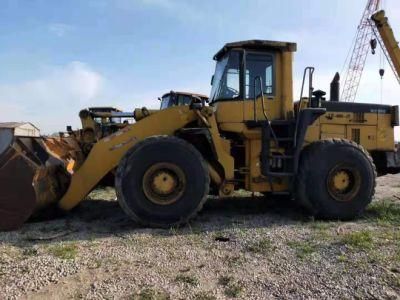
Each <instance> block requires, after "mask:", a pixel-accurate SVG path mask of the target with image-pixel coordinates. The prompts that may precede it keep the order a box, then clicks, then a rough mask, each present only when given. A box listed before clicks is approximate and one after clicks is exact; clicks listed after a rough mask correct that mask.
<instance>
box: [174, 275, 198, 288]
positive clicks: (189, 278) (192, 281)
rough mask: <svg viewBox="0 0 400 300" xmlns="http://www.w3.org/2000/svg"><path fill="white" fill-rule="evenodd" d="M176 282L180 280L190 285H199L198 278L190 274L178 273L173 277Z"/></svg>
mask: <svg viewBox="0 0 400 300" xmlns="http://www.w3.org/2000/svg"><path fill="white" fill-rule="evenodd" d="M175 281H176V282H182V283H185V284H188V285H191V286H196V285H199V280H198V279H197V278H196V277H194V276H192V275H183V274H179V275H177V276H176V277H175Z"/></svg>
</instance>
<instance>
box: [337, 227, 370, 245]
mask: <svg viewBox="0 0 400 300" xmlns="http://www.w3.org/2000/svg"><path fill="white" fill-rule="evenodd" d="M340 242H341V244H343V245H345V246H347V247H349V248H352V249H357V250H370V249H371V248H372V247H373V245H374V241H373V239H372V234H371V232H370V231H367V230H364V231H358V232H351V233H347V234H344V235H343V236H342V237H341V240H340Z"/></svg>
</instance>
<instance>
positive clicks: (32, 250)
mask: <svg viewBox="0 0 400 300" xmlns="http://www.w3.org/2000/svg"><path fill="white" fill-rule="evenodd" d="M22 254H23V255H25V256H36V255H37V254H38V251H37V249H36V248H33V247H26V248H24V249H23V250H22Z"/></svg>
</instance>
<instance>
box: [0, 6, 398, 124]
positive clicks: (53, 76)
mask: <svg viewBox="0 0 400 300" xmlns="http://www.w3.org/2000/svg"><path fill="white" fill-rule="evenodd" d="M1 2H2V3H1V6H0V45H1V47H0V66H1V68H0V105H1V111H0V120H1V121H8V120H18V121H20V120H26V121H32V122H33V123H35V124H37V125H38V126H39V127H40V128H42V130H43V131H44V132H54V131H57V130H63V129H64V127H65V125H67V124H72V125H73V126H74V127H78V126H79V119H78V112H79V110H80V109H81V108H84V107H87V106H90V105H106V104H111V105H115V106H118V107H120V108H122V109H124V110H133V108H135V107H141V106H144V105H145V106H149V107H157V106H158V105H159V103H158V101H157V100H156V99H157V97H158V96H160V95H161V94H163V93H165V92H167V91H169V90H171V89H175V90H188V91H194V92H201V93H204V94H209V91H210V86H209V82H210V77H211V75H212V73H213V71H214V62H213V61H212V56H213V54H214V53H215V52H216V51H217V50H218V49H219V48H220V47H222V46H223V44H224V43H226V42H230V41H237V40H245V39H253V38H259V39H270V40H285V41H293V42H297V43H298V52H297V53H296V55H295V69H294V76H295V83H296V87H295V95H298V86H299V78H300V77H301V75H302V70H303V68H304V67H306V66H308V65H313V66H315V67H316V72H315V86H316V87H317V88H322V89H325V90H327V89H328V86H329V82H330V80H331V78H332V77H333V75H334V72H335V71H341V70H342V68H343V63H344V60H345V58H346V55H347V52H348V50H349V47H350V45H351V41H352V39H353V37H354V34H355V30H356V26H357V24H358V22H359V19H360V17H361V13H362V10H363V8H364V6H365V4H366V0H352V1H348V0H337V1H333V0H332V1H320V0H303V1H298V0H280V1H267V0H264V1H260V0H252V1H244V0H242V1H239V0H237V1H228V0H221V1H218V0H215V1H206V0H203V1H190V0H187V1H182V0H86V1H84V0H57V1H51V0H47V1H46V0H25V1H23V0H2V1H1ZM384 8H385V9H386V11H387V15H388V16H389V19H390V21H391V24H392V27H393V28H394V31H395V34H396V35H397V37H398V39H400V3H399V1H396V0H386V1H384ZM378 69H379V55H376V56H375V57H372V56H370V57H369V58H368V61H367V65H366V69H365V73H364V77H363V80H362V82H361V87H360V93H359V100H360V101H361V100H362V101H364V102H378V103H380V102H381V92H380V90H381V82H380V79H379V76H378ZM382 85H383V102H384V103H392V104H395V103H398V102H399V101H398V96H399V95H400V87H399V85H398V84H397V83H396V81H395V79H394V76H393V74H392V73H391V70H390V69H389V67H388V66H387V65H386V75H385V78H384V81H383V82H382Z"/></svg>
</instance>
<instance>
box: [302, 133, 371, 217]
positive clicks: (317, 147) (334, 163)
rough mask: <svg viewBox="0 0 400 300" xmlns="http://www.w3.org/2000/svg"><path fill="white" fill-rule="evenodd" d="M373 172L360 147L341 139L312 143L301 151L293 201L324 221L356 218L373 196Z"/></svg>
mask: <svg viewBox="0 0 400 300" xmlns="http://www.w3.org/2000/svg"><path fill="white" fill-rule="evenodd" d="M375 185H376V169H375V165H374V163H373V161H372V158H371V156H370V155H369V154H368V152H367V151H365V150H364V148H363V147H362V146H361V145H358V144H356V143H354V142H352V141H348V140H344V139H329V140H322V141H317V142H314V143H312V144H310V145H308V146H307V147H306V148H304V150H303V152H302V155H301V158H300V163H299V172H298V176H297V184H296V201H297V202H298V203H299V204H301V205H302V206H303V207H305V208H306V209H307V210H308V211H309V212H310V213H311V214H313V215H315V216H316V217H320V218H324V219H340V220H350V219H353V218H355V217H357V216H359V215H360V214H361V213H362V212H363V211H364V210H365V208H366V207H367V205H368V204H369V203H370V202H371V201H372V197H373V195H374V193H375Z"/></svg>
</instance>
